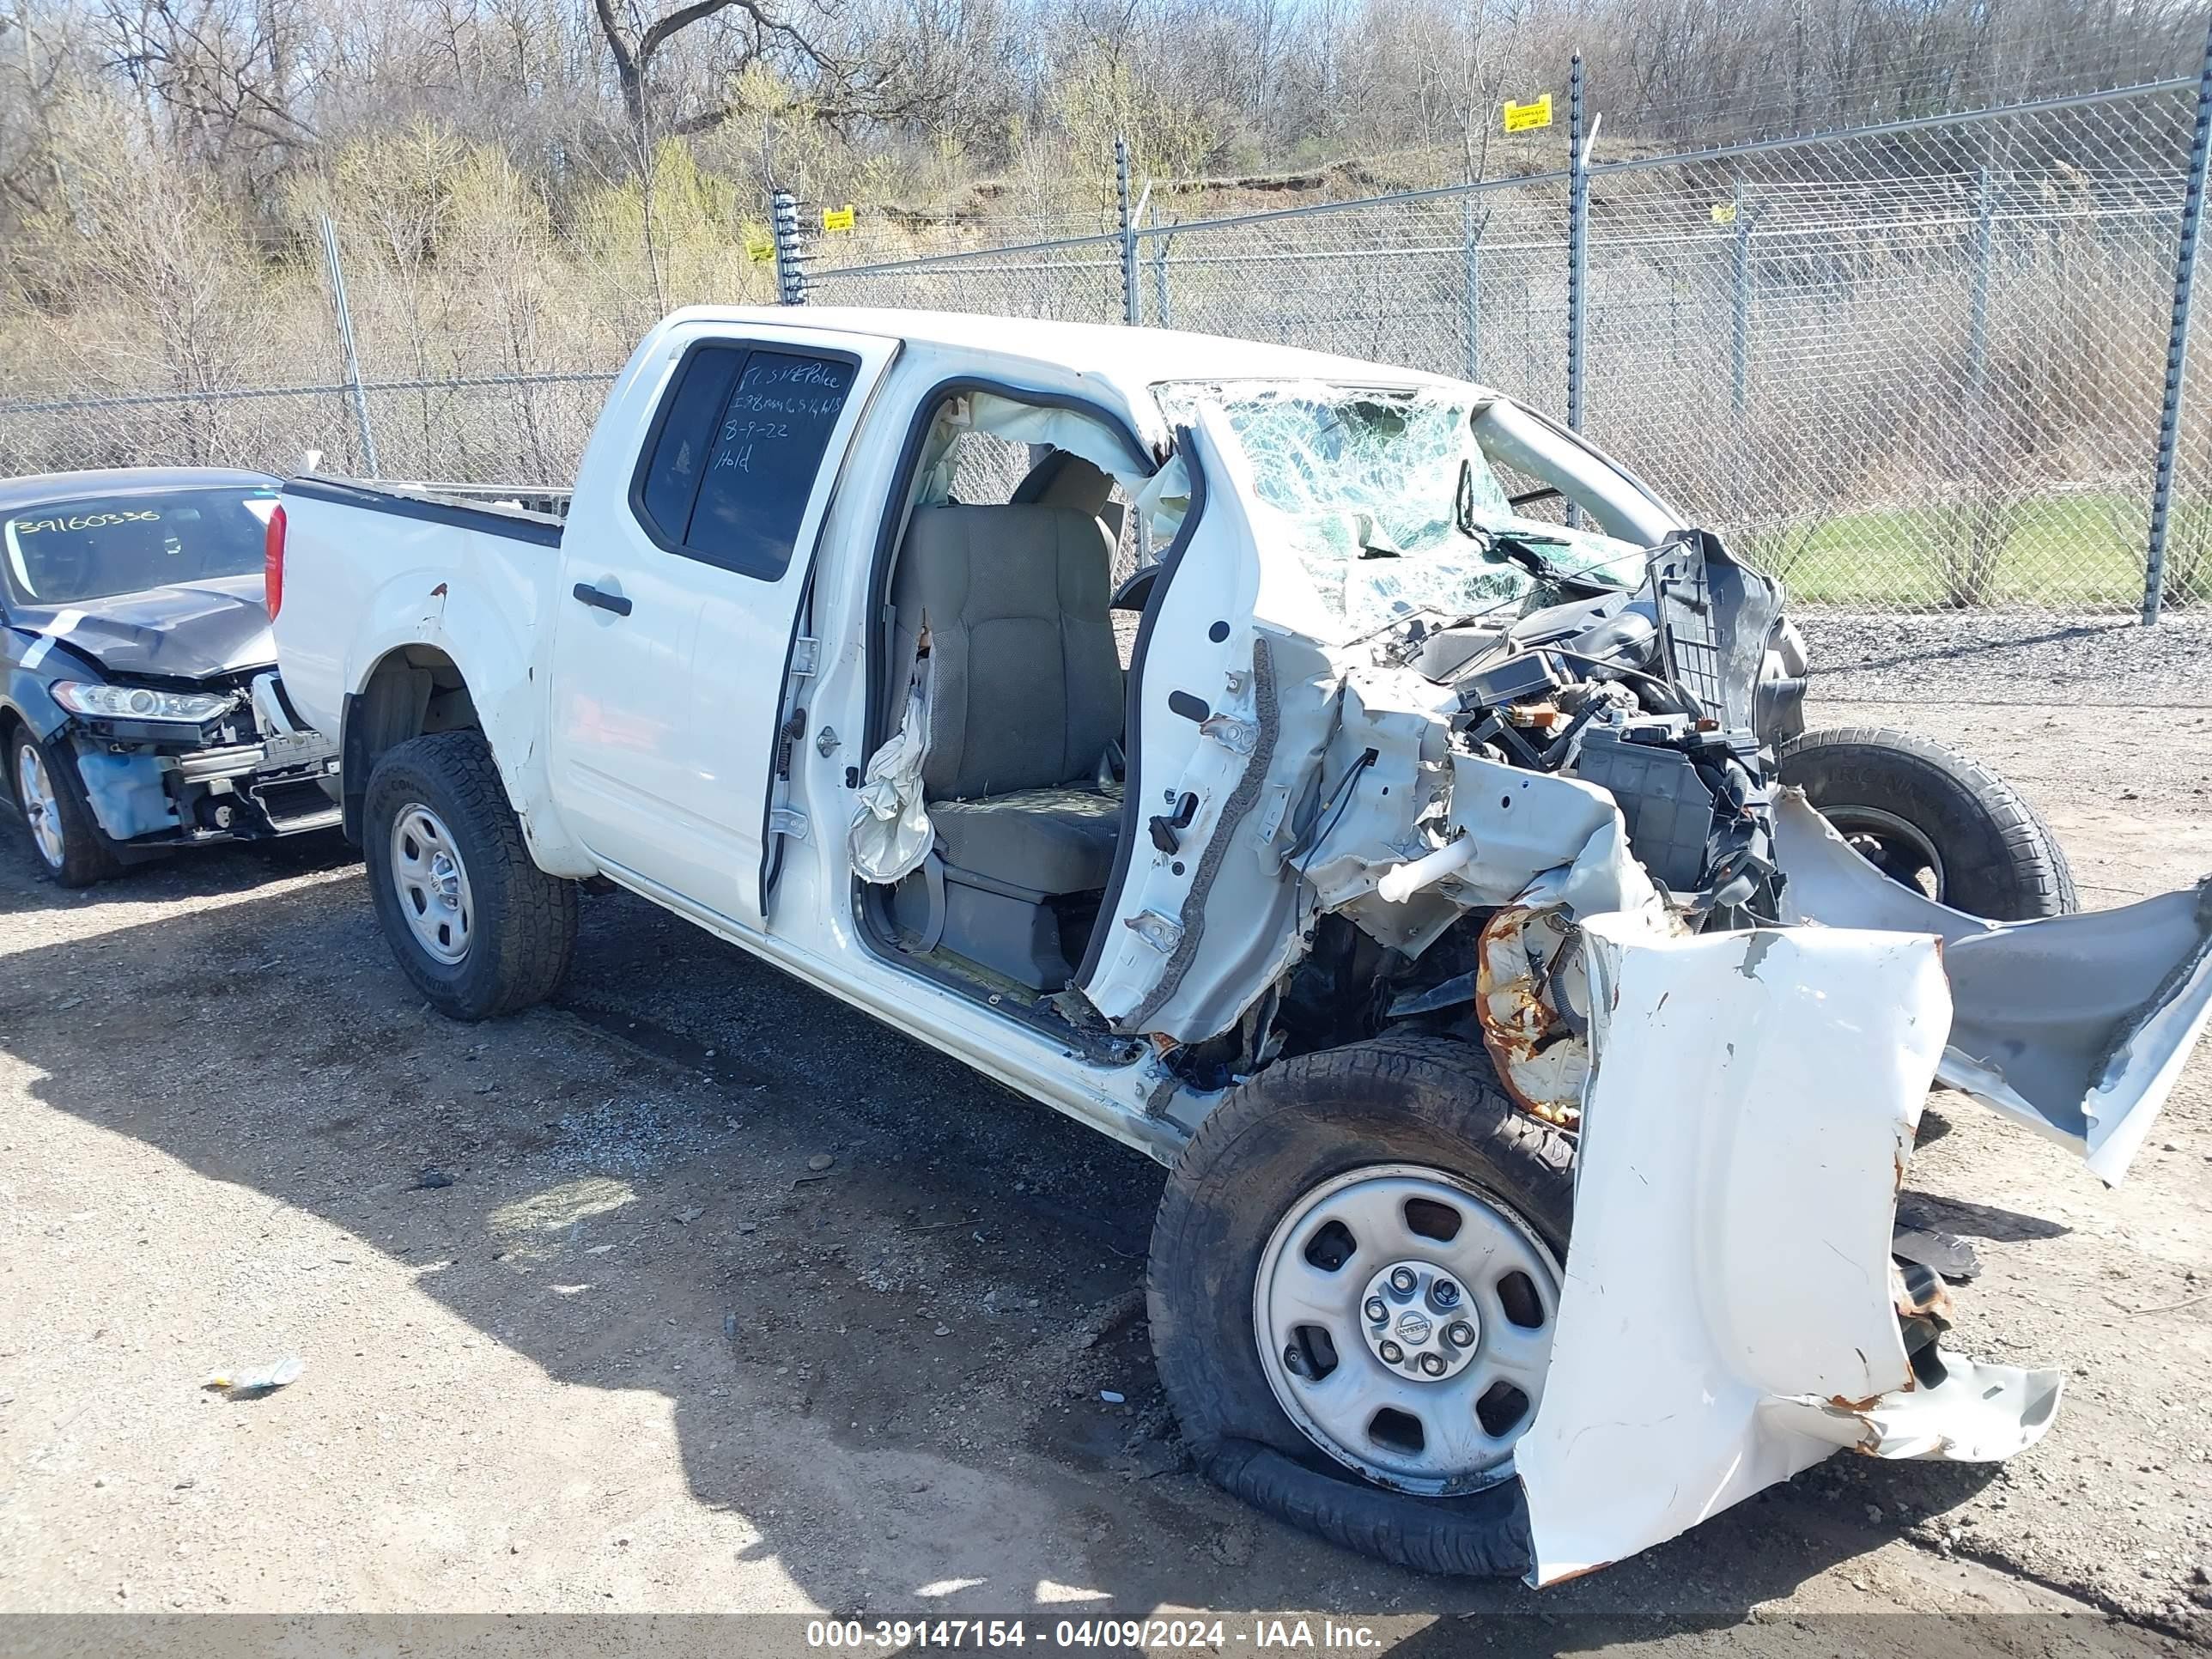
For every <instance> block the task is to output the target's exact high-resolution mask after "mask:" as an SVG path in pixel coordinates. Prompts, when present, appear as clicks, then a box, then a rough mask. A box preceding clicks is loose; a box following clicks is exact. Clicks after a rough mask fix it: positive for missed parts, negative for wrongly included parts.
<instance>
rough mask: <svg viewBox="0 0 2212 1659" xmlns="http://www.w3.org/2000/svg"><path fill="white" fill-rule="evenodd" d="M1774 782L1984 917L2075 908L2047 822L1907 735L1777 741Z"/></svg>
mask: <svg viewBox="0 0 2212 1659" xmlns="http://www.w3.org/2000/svg"><path fill="white" fill-rule="evenodd" d="M1780 775H1781V780H1782V781H1783V782H1784V783H1785V784H1792V785H1795V786H1796V787H1798V788H1801V789H1802V790H1803V791H1804V792H1805V798H1806V799H1808V801H1810V802H1811V803H1812V805H1814V808H1815V809H1816V810H1817V811H1819V812H1820V816H1821V817H1825V818H1826V819H1827V820H1828V822H1829V823H1832V825H1834V826H1835V829H1836V832H1837V833H1838V835H1840V836H1843V838H1844V840H1845V841H1846V842H1850V845H1851V847H1852V848H1854V849H1855V850H1856V851H1857V853H1858V854H1860V856H1862V857H1863V858H1864V859H1865V860H1867V862H1868V863H1869V864H1871V865H1873V866H1875V868H1876V869H1877V870H1879V871H1881V872H1882V873H1883V874H1884V875H1886V876H1887V877H1889V878H1890V879H1891V880H1893V881H1895V882H1898V883H1899V884H1902V885H1904V886H1906V887H1910V888H1911V889H1912V890H1914V891H1915V892H1917V893H1920V894H1923V895H1924V896H1927V897H1929V898H1932V899H1934V900H1935V901H1936V902H1937V903H1939V904H1948V905H1949V906H1950V907H1951V908H1953V909H1954V910H1963V911H1965V912H1966V914H1967V915H1973V916H1980V917H1982V918H1984V920H1986V921H2033V920H2035V919H2036V918H2037V917H2039V916H2063V915H2072V914H2073V913H2074V912H2075V910H2078V909H2079V908H2081V901H2080V900H2079V899H2078V898H2077V897H2076V896H2075V891H2074V875H2073V872H2072V871H2071V870H2069V868H2068V867H2067V864H2066V854H2065V852H2064V851H2063V849H2062V848H2060V847H2059V845H2058V838H2057V836H2054V835H2053V834H2051V826H2050V825H2048V824H2046V823H2044V821H2043V820H2042V819H2041V818H2040V817H2037V816H2036V813H2035V811H2034V809H2033V808H2032V807H2030V806H2029V805H2028V804H2027V802H2026V801H2024V800H2022V799H2021V797H2020V794H2019V792H2018V791H2016V790H2015V789H2014V788H2013V787H2012V786H2011V785H2010V784H2008V783H2007V782H2006V781H2004V780H2003V779H2002V778H2000V777H1998V776H1997V775H1996V774H1995V773H1993V772H1990V770H1988V769H1986V768H1984V767H1983V766H1981V765H1979V764H1978V763H1976V762H1973V761H1971V760H1969V759H1967V758H1966V757H1965V756H1964V755H1960V754H1956V753H1954V752H1953V751H1952V750H1948V749H1946V748H1945V747H1944V746H1943V745H1942V744H1939V743H1935V742H1931V741H1930V740H1929V739H1928V738H1923V737H1917V736H1915V735H1914V734H1913V733H1911V732H1896V731H1891V730H1888V729H1887V728H1884V727H1880V726H1854V727H1847V728H1842V729H1838V730H1835V731H1829V732H1805V733H1804V734H1803V735H1802V736H1800V737H1796V738H1792V739H1790V742H1788V743H1786V744H1784V745H1783V748H1782V754H1781V770H1780Z"/></svg>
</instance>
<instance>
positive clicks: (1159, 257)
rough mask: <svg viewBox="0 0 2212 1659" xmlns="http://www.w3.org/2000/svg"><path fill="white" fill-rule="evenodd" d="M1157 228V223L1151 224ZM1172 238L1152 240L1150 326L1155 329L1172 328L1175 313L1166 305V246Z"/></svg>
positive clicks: (1161, 237) (1159, 237)
mask: <svg viewBox="0 0 2212 1659" xmlns="http://www.w3.org/2000/svg"><path fill="white" fill-rule="evenodd" d="M1153 223H1154V225H1155V227H1156V228H1157V226H1158V220H1157V219H1156V220H1154V222H1153ZM1173 240H1175V238H1174V237H1172V236H1155V237H1153V238H1152V324H1153V326H1154V327H1156V328H1173V327H1174V326H1175V313H1174V311H1173V309H1172V308H1171V307H1170V306H1169V304H1168V244H1169V243H1170V242H1172V241H1173Z"/></svg>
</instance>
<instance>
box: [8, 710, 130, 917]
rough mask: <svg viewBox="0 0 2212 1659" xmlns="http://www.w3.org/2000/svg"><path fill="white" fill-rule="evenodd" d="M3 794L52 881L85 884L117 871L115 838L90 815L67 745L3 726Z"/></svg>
mask: <svg viewBox="0 0 2212 1659" xmlns="http://www.w3.org/2000/svg"><path fill="white" fill-rule="evenodd" d="M7 735H8V798H9V799H10V800H12V801H13V802H15V810H16V811H18V812H20V813H21V815H22V817H23V827H24V828H25V829H27V830H28V831H29V832H30V838H31V851H32V853H33V854H34V855H35V856H36V858H37V860H38V866H39V868H40V871H41V872H44V873H45V875H46V879H47V880H49V881H51V882H52V883H53V884H54V885H56V886H57V887H89V886H91V885H92V884H94V882H96V881H105V880H106V878H108V877H110V876H112V875H118V874H119V873H121V872H122V869H123V863H122V860H120V859H118V858H117V857H116V855H115V843H114V842H112V841H110V840H109V839H108V838H107V832H106V830H104V829H101V828H100V825H99V823H97V822H96V821H95V820H94V817H93V816H92V806H91V803H89V802H88V801H87V800H86V799H85V798H84V786H83V785H82V782H80V781H79V780H78V778H77V771H76V760H75V757H72V756H71V755H70V751H69V749H68V747H67V745H65V744H60V743H40V741H39V740H38V739H37V738H34V737H33V736H32V735H31V733H30V731H29V729H28V728H27V727H26V726H20V725H15V726H9V728H8V732H7Z"/></svg>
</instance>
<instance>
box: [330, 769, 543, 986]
mask: <svg viewBox="0 0 2212 1659" xmlns="http://www.w3.org/2000/svg"><path fill="white" fill-rule="evenodd" d="M362 843H363V850H364V852H365V853H366V854H367V860H368V878H369V890H370V892H371V894H372V895H373V896H374V900H375V903H376V914H377V920H378V921H380V923H382V925H383V927H384V936H385V939H386V942H387V943H389V944H390V945H391V946H392V955H393V956H394V957H397V958H398V962H399V965H400V967H401V969H404V971H405V973H406V975H407V976H408V978H410V980H412V981H414V982H415V984H416V987H417V988H419V989H420V990H421V991H422V994H423V995H424V996H426V997H428V999H429V1000H430V1002H431V1004H432V1006H435V1008H437V1010H438V1011H439V1012H441V1013H443V1014H447V1015H449V1016H451V1017H452V1018H455V1019H487V1018H491V1017H492V1016H494V1015H497V1014H507V1013H513V1012H516V1011H518V1010H520V1009H523V1008H527V1007H529V1006H531V1005H532V1004H533V1003H537V1002H542V1001H544V1000H545V999H546V998H547V997H549V996H550V995H551V994H553V992H554V990H555V988H556V987H558V986H559V984H560V982H561V979H562V975H564V974H566V973H567V972H568V960H569V957H571V955H572V954H574V949H575V942H576V888H575V884H574V883H573V882H568V881H562V880H560V879H559V878H556V877H553V876H549V875H547V874H546V873H545V872H544V871H542V870H540V869H539V868H538V866H537V865H536V864H535V863H533V862H532V860H531V857H530V849H529V848H528V846H527V845H526V843H525V842H524V841H523V837H522V826H521V824H520V822H519V821H518V820H517V819H516V817H515V815H514V808H513V805H510V804H509V802H508V800H507V788H506V786H505V785H504V784H503V783H501V781H500V776H499V770H498V768H497V767H496V766H495V764H494V763H493V761H492V756H491V749H490V746H489V744H486V743H485V742H484V740H483V736H482V734H480V733H478V732H436V733H434V734H432V735H431V736H428V737H422V738H412V739H410V741H408V742H406V743H403V744H398V745H396V746H395V747H393V748H392V749H391V750H388V751H387V752H386V754H385V755H384V756H383V757H382V758H381V759H380V760H379V761H378V762H377V763H376V769H375V771H374V772H373V773H372V774H371V775H370V776H369V780H368V798H367V799H366V801H365V803H364V809H363V813H362Z"/></svg>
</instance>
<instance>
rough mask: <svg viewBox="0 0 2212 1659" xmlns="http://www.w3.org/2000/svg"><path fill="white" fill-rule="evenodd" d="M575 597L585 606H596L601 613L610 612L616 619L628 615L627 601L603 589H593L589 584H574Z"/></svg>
mask: <svg viewBox="0 0 2212 1659" xmlns="http://www.w3.org/2000/svg"><path fill="white" fill-rule="evenodd" d="M575 597H576V598H577V599H581V600H582V601H583V602H584V603H585V604H586V605H597V606H598V607H599V609H600V610H602V611H613V612H614V613H615V615H617V617H627V616H628V615H629V600H628V599H624V598H623V596H622V595H621V594H619V593H610V592H607V591H606V590H605V589H604V588H599V587H594V586H592V585H591V583H589V582H578V583H577V584H576V586H575Z"/></svg>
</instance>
